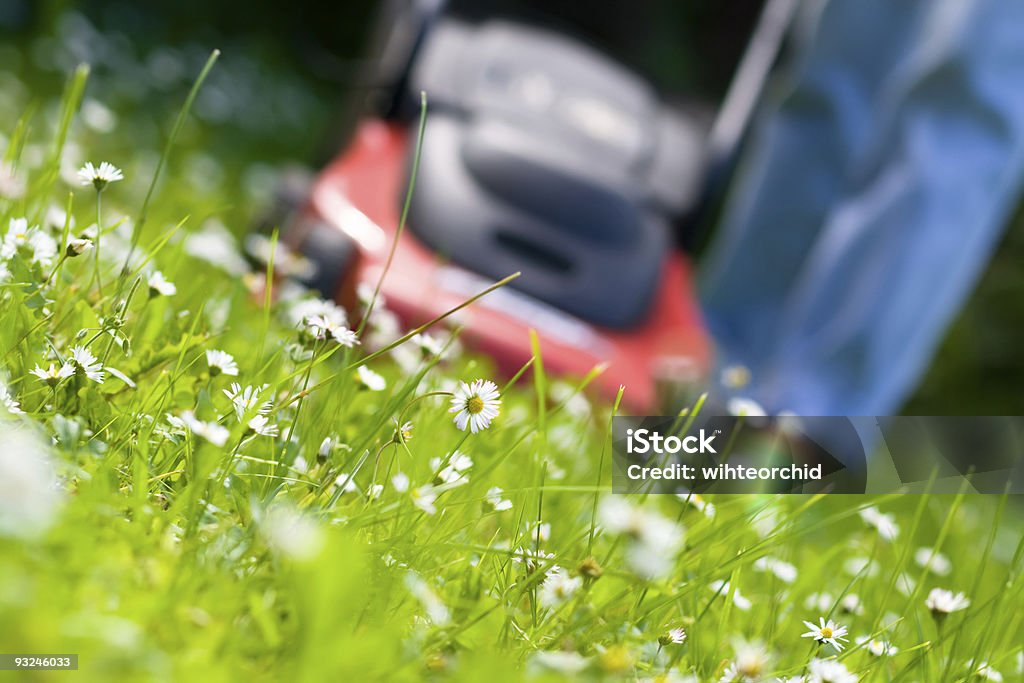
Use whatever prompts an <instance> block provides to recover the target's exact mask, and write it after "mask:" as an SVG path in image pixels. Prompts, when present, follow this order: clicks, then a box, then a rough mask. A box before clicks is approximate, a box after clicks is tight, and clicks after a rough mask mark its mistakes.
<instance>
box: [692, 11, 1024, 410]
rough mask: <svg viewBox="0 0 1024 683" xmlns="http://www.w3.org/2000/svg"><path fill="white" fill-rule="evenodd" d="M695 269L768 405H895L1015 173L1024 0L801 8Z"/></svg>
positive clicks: (944, 321) (1012, 192)
mask: <svg viewBox="0 0 1024 683" xmlns="http://www.w3.org/2000/svg"><path fill="white" fill-rule="evenodd" d="M796 31H797V34H798V35H797V40H798V45H799V49H798V52H797V58H796V61H795V63H794V64H793V65H792V68H791V69H790V70H789V72H788V74H787V75H786V76H784V77H783V78H782V79H781V81H782V82H779V83H776V84H775V86H774V87H775V90H773V91H770V94H769V98H768V102H767V104H766V105H765V107H764V108H763V111H762V112H761V116H760V117H759V119H758V121H757V123H756V125H755V127H754V131H753V133H752V136H751V138H750V140H749V141H748V145H747V148H746V150H745V152H744V155H743V158H742V159H741V161H740V165H739V168H738V169H737V176H736V179H735V181H734V183H733V187H732V188H731V189H730V193H729V196H728V197H727V201H726V206H725V211H724V214H723V220H722V223H721V224H720V225H719V226H718V229H717V232H716V236H715V239H714V241H713V243H712V245H711V248H710V250H709V253H708V257H707V259H706V260H705V265H704V268H703V271H702V273H701V281H700V291H701V299H702V304H703V307H704V311H705V315H706V317H707V321H708V324H709V326H710V329H711V331H712V333H713V334H714V336H715V338H716V341H717V343H718V345H719V361H720V363H721V364H723V365H726V364H732V363H741V364H743V365H746V366H747V367H748V368H749V369H750V371H751V376H752V382H751V384H750V385H749V386H748V387H746V388H745V389H744V390H743V391H742V393H743V394H744V395H745V396H747V397H750V398H753V399H754V400H756V401H758V402H759V403H761V404H762V405H763V406H764V407H765V408H766V409H767V410H769V411H770V412H778V411H781V410H791V411H793V412H796V413H798V414H803V415H886V414H890V413H892V412H893V411H897V410H898V409H899V407H900V405H901V403H902V402H903V401H904V400H905V399H906V398H907V396H908V394H909V393H910V392H911V391H912V390H913V389H914V387H915V386H916V384H917V382H918V381H919V379H920V377H921V375H922V374H923V373H924V371H925V370H926V369H927V367H928V364H929V361H930V359H931V358H932V356H933V354H934V352H935V349H936V346H937V345H938V343H939V341H940V340H941V338H942V336H943V333H944V331H945V330H946V328H947V326H948V325H949V323H950V322H951V319H952V317H953V316H954V315H955V314H956V313H957V311H958V309H959V308H960V307H961V306H962V304H963V302H964V299H965V297H966V296H967V295H968V294H969V292H970V290H971V288H972V286H973V285H974V284H975V282H976V280H977V279H978V277H979V275H980V273H981V272H982V270H983V269H984V268H985V265H986V263H987V262H988V260H989V258H990V256H991V253H992V251H993V249H994V248H995V246H996V244H997V242H998V240H999V237H1000V235H1001V233H1002V230H1003V229H1004V226H1005V225H1006V223H1007V221H1008V218H1009V216H1010V213H1011V211H1012V210H1013V209H1014V208H1015V206H1016V203H1017V200H1018V198H1019V195H1020V191H1021V185H1022V180H1024V0H828V1H826V2H811V3H806V4H805V6H804V7H803V11H802V12H801V14H800V18H799V20H798V22H797V26H796Z"/></svg>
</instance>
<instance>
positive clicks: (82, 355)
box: [71, 346, 106, 384]
mask: <svg viewBox="0 0 1024 683" xmlns="http://www.w3.org/2000/svg"><path fill="white" fill-rule="evenodd" d="M71 364H72V365H74V366H75V369H76V370H77V371H78V372H81V373H82V374H84V375H85V376H86V377H88V378H89V379H91V380H92V381H93V382H96V383H97V384H103V380H104V379H106V373H104V372H103V365H101V364H100V362H99V360H97V358H96V356H94V355H93V353H92V351H90V350H89V349H87V348H86V347H84V346H76V347H74V348H73V349H71Z"/></svg>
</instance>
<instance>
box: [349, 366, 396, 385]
mask: <svg viewBox="0 0 1024 683" xmlns="http://www.w3.org/2000/svg"><path fill="white" fill-rule="evenodd" d="M356 376H357V377H358V378H359V381H360V382H361V383H362V385H363V386H364V387H366V388H367V389H369V390H370V391H384V389H386V388H387V386H388V383H387V382H386V381H384V378H383V377H382V376H380V375H378V374H377V373H376V372H374V371H373V370H371V369H370V368H368V367H366V366H365V365H360V366H359V367H358V368H356Z"/></svg>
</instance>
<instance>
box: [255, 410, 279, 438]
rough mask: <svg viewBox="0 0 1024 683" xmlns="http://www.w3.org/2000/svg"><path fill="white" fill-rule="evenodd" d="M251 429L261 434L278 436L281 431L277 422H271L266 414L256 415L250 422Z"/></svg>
mask: <svg viewBox="0 0 1024 683" xmlns="http://www.w3.org/2000/svg"><path fill="white" fill-rule="evenodd" d="M248 426H249V429H251V430H252V431H254V432H256V433H257V434H259V435H260V436H270V437H276V436H278V434H279V432H278V429H277V425H276V424H271V422H270V418H268V417H267V416H266V415H256V416H254V417H253V418H252V419H251V420H249V422H248Z"/></svg>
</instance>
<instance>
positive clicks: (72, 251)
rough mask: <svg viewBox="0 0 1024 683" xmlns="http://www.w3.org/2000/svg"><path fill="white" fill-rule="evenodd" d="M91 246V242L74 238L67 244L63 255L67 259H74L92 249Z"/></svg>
mask: <svg viewBox="0 0 1024 683" xmlns="http://www.w3.org/2000/svg"><path fill="white" fill-rule="evenodd" d="M92 246H93V245H92V240H89V239H82V238H75V239H73V240H71V241H69V242H68V247H67V249H65V250H64V253H65V254H66V255H67V257H68V258H75V257H76V256H81V255H82V254H84V253H85V252H87V251H89V250H90V249H92Z"/></svg>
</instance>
